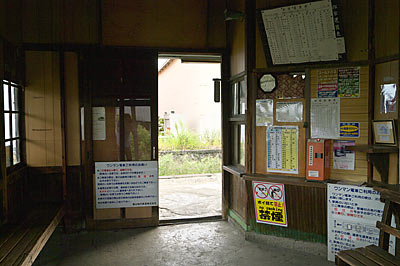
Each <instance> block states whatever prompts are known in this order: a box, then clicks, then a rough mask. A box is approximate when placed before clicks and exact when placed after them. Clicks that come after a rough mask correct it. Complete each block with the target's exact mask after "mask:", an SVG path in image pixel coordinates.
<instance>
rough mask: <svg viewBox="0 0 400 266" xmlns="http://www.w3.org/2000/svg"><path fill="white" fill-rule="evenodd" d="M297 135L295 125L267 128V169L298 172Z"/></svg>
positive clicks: (280, 171)
mask: <svg viewBox="0 0 400 266" xmlns="http://www.w3.org/2000/svg"><path fill="white" fill-rule="evenodd" d="M298 137H299V130H298V128H297V127H295V126H272V127H268V128H267V171H268V172H271V173H287V174H298V173H299V170H298V164H299V161H298Z"/></svg>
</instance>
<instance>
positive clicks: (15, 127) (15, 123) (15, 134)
mask: <svg viewBox="0 0 400 266" xmlns="http://www.w3.org/2000/svg"><path fill="white" fill-rule="evenodd" d="M18 119H19V116H18V114H11V123H12V137H13V138H16V137H19V124H18Z"/></svg>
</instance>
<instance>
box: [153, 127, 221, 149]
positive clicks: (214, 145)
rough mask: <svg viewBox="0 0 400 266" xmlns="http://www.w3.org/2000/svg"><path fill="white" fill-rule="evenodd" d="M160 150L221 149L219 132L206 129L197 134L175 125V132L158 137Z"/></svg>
mask: <svg viewBox="0 0 400 266" xmlns="http://www.w3.org/2000/svg"><path fill="white" fill-rule="evenodd" d="M158 148H159V150H160V151H185V150H209V149H221V134H220V133H219V132H216V131H206V132H205V133H204V134H202V135H199V134H196V133H194V132H193V131H191V130H189V129H187V128H185V127H183V126H182V125H180V126H176V133H175V134H170V135H167V136H162V137H159V138H158Z"/></svg>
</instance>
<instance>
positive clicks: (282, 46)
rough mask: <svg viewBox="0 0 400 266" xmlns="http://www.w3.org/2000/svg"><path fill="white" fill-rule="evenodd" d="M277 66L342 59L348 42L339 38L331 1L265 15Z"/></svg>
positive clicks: (327, 0)
mask: <svg viewBox="0 0 400 266" xmlns="http://www.w3.org/2000/svg"><path fill="white" fill-rule="evenodd" d="M261 14H262V19H263V22H264V27H265V31H266V35H267V39H268V45H269V48H270V52H271V57H272V62H273V63H274V64H291V63H305V62H315V61H328V60H338V52H343V50H344V42H343V41H342V40H339V42H338V40H337V39H336V33H335V24H334V18H333V11H332V3H331V1H330V0H323V1H317V2H311V3H306V4H300V5H293V6H287V7H282V8H275V9H268V10H263V11H262V12H261Z"/></svg>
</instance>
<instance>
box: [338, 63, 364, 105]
mask: <svg viewBox="0 0 400 266" xmlns="http://www.w3.org/2000/svg"><path fill="white" fill-rule="evenodd" d="M338 96H339V97H341V98H359V97H360V68H358V67H349V68H339V69H338Z"/></svg>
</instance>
